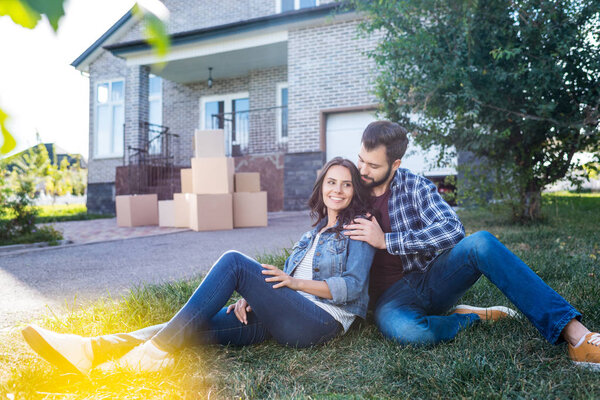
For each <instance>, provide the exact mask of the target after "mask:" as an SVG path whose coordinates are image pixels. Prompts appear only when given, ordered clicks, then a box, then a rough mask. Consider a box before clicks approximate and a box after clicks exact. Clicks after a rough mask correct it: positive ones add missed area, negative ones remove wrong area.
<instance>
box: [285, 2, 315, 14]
mask: <svg viewBox="0 0 600 400" xmlns="http://www.w3.org/2000/svg"><path fill="white" fill-rule="evenodd" d="M276 1H277V12H278V13H280V12H286V11H292V10H299V9H301V8H308V7H315V6H318V5H319V0H276Z"/></svg>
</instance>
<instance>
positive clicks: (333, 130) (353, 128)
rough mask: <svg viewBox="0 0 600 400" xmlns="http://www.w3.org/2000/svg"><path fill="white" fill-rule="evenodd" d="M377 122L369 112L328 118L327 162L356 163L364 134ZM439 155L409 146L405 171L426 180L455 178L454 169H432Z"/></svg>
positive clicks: (339, 114) (403, 161)
mask: <svg viewBox="0 0 600 400" xmlns="http://www.w3.org/2000/svg"><path fill="white" fill-rule="evenodd" d="M376 120H377V118H376V117H375V113H374V112H368V111H362V112H350V113H336V114H329V115H328V116H327V124H326V130H327V131H326V135H325V149H326V156H327V161H329V160H331V159H332V158H333V157H337V156H340V157H344V158H348V159H350V160H352V161H354V162H355V163H356V162H357V160H358V153H359V151H360V140H361V138H362V133H363V131H364V129H365V128H366V127H367V125H369V124H370V123H371V122H373V121H376ZM436 155H437V151H436V150H435V149H432V150H429V151H424V150H423V149H421V148H420V147H418V146H417V145H413V144H412V143H409V145H408V150H407V152H406V155H405V156H404V157H403V159H402V167H403V168H408V169H409V170H411V171H413V172H414V173H417V174H422V175H425V176H439V175H455V174H456V169H455V168H434V167H432V165H434V164H435V160H436ZM453 165H456V160H453Z"/></svg>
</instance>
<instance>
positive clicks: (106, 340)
mask: <svg viewBox="0 0 600 400" xmlns="http://www.w3.org/2000/svg"><path fill="white" fill-rule="evenodd" d="M369 200H370V197H369V194H368V192H367V191H366V190H365V189H364V188H363V187H362V186H361V184H360V176H359V173H358V170H357V169H356V167H355V166H354V164H352V162H351V161H349V160H345V159H342V158H334V159H333V160H331V161H330V162H329V163H327V164H326V165H325V167H323V172H322V173H321V174H320V175H319V178H318V179H317V182H316V183H315V186H314V188H313V193H312V196H311V199H310V206H311V210H312V215H313V216H314V217H315V219H316V222H315V224H314V229H313V230H311V231H309V232H306V233H305V234H304V235H303V236H302V237H301V239H300V240H299V241H298V243H297V244H296V245H295V246H294V249H293V251H292V254H291V255H290V256H289V257H288V259H287V260H286V262H285V266H284V269H283V271H282V270H280V269H278V268H277V267H275V266H273V265H268V264H260V263H258V262H257V261H255V260H253V259H251V258H250V257H248V256H246V255H244V254H242V253H239V252H237V251H228V252H226V253H225V254H223V255H222V256H221V257H220V258H219V260H217V262H216V263H215V264H214V265H213V267H212V268H211V270H210V272H209V273H208V274H207V276H206V277H205V278H204V280H203V281H202V283H201V284H200V286H199V287H198V288H197V289H196V291H195V292H194V294H193V295H192V296H191V297H190V299H189V300H188V301H187V303H186V304H185V305H184V306H183V308H181V309H180V310H179V311H178V312H177V314H176V315H175V316H174V317H173V318H172V319H171V320H170V321H169V322H167V323H166V324H163V325H157V326H153V327H149V328H146V329H142V330H140V331H136V332H133V333H128V334H125V333H121V334H114V335H106V336H100V337H96V338H84V337H80V336H76V335H66V334H57V333H54V332H51V331H48V330H45V329H42V328H39V327H36V326H28V327H26V328H25V329H24V330H23V335H24V337H25V340H26V341H27V343H28V344H29V345H30V346H31V347H32V348H33V349H34V350H35V351H36V352H37V353H38V354H39V355H41V356H42V357H43V358H45V359H46V360H48V361H50V362H51V363H53V364H55V365H56V366H58V367H60V368H62V369H65V370H68V371H72V372H80V373H87V372H88V371H89V370H90V369H92V368H93V367H94V366H96V365H99V364H103V363H105V362H106V361H107V360H108V359H110V358H118V360H117V361H116V362H111V363H108V364H104V366H103V369H114V368H115V367H119V366H121V367H125V368H131V369H134V370H136V371H157V370H161V369H163V368H165V367H168V366H170V365H173V364H174V358H173V353H175V352H176V351H178V350H181V349H183V348H186V347H189V346H193V345H199V344H209V343H219V344H232V345H239V346H241V345H250V344H255V343H260V342H263V341H265V340H267V339H271V338H272V339H275V341H277V342H278V343H280V344H283V345H287V346H292V347H308V346H314V345H319V344H322V343H325V342H327V341H329V340H331V339H333V338H334V337H336V336H338V335H340V334H343V333H345V332H346V331H347V330H348V328H349V327H350V325H351V324H352V322H353V321H354V320H355V318H356V317H360V318H365V316H366V311H367V304H368V288H367V286H368V277H369V270H370V266H371V262H372V260H373V255H374V253H375V249H374V248H373V247H371V246H370V245H369V244H367V243H365V242H362V241H356V240H352V239H349V238H348V237H346V236H345V235H343V234H341V230H342V229H343V225H344V224H345V223H348V222H350V221H352V220H354V219H355V218H358V217H360V216H361V215H364V214H365V213H367V212H369ZM234 291H235V292H238V293H239V294H240V295H242V296H243V299H241V300H239V301H238V302H237V303H236V304H235V305H231V306H229V307H225V304H227V302H228V301H229V299H230V297H231V296H232V294H233V293H234Z"/></svg>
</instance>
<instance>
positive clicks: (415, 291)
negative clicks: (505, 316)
mask: <svg viewBox="0 0 600 400" xmlns="http://www.w3.org/2000/svg"><path fill="white" fill-rule="evenodd" d="M423 277H424V276H423V274H420V273H412V274H409V275H407V276H406V277H404V278H402V279H400V280H399V281H398V282H396V283H395V284H394V285H392V286H391V287H390V288H389V289H388V290H386V291H385V292H384V293H383V295H382V296H381V297H380V298H379V300H378V301H377V304H376V305H375V323H376V324H377V327H378V328H379V330H380V331H381V333H382V334H383V335H384V336H385V337H386V338H388V339H391V340H394V341H396V342H398V343H400V344H404V345H433V344H437V343H440V342H443V341H448V340H452V339H453V338H454V337H455V336H456V334H457V333H458V332H459V331H460V330H462V329H464V328H466V327H468V326H470V325H472V324H474V323H475V322H477V321H479V317H478V316H477V315H475V314H464V315H463V314H453V315H448V316H439V315H430V313H429V312H428V309H429V308H430V305H429V301H428V300H427V299H426V298H424V297H423V295H422V293H421V289H420V282H421V281H422V280H423ZM465 282H466V281H463V283H465ZM465 286H466V285H465ZM465 290H466V289H465ZM463 293H464V292H463Z"/></svg>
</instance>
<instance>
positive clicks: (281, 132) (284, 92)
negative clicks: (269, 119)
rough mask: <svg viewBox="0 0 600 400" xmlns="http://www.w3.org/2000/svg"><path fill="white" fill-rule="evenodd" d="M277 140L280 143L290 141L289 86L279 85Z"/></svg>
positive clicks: (285, 84)
mask: <svg viewBox="0 0 600 400" xmlns="http://www.w3.org/2000/svg"><path fill="white" fill-rule="evenodd" d="M277 107H278V108H277V138H278V139H279V141H280V142H286V141H287V139H288V85H287V83H278V84H277Z"/></svg>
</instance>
